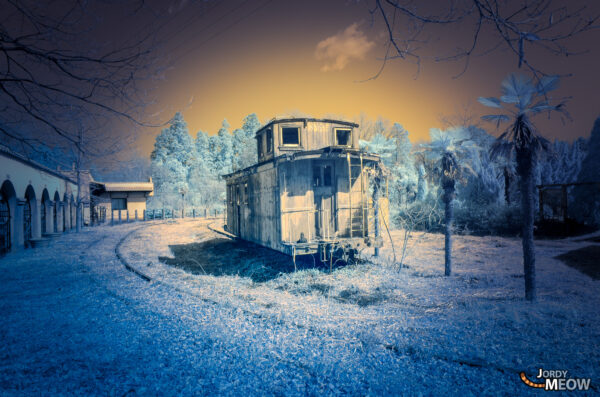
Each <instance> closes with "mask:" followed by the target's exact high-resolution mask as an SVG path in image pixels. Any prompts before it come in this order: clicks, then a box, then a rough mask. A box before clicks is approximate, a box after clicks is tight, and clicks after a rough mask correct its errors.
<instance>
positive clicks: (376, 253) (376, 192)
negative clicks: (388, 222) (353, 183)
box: [367, 177, 381, 256]
mask: <svg viewBox="0 0 600 397" xmlns="http://www.w3.org/2000/svg"><path fill="white" fill-rule="evenodd" d="M374 182H375V183H374V184H373V216H374V217H375V219H374V222H373V227H374V229H375V230H373V237H374V238H375V241H374V242H373V243H374V245H375V250H374V252H373V255H374V256H379V234H380V233H379V184H380V183H381V179H380V178H378V177H376V178H375V181H374ZM367 219H369V217H368V210H367Z"/></svg>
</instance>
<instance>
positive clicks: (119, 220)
mask: <svg viewBox="0 0 600 397" xmlns="http://www.w3.org/2000/svg"><path fill="white" fill-rule="evenodd" d="M119 224H121V210H119Z"/></svg>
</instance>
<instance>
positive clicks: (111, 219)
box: [110, 207, 115, 226]
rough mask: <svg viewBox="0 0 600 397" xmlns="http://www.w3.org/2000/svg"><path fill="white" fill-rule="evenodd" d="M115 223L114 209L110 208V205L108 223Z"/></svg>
mask: <svg viewBox="0 0 600 397" xmlns="http://www.w3.org/2000/svg"><path fill="white" fill-rule="evenodd" d="M114 224H115V211H114V210H113V209H112V207H111V208H110V225H111V226H112V225H114Z"/></svg>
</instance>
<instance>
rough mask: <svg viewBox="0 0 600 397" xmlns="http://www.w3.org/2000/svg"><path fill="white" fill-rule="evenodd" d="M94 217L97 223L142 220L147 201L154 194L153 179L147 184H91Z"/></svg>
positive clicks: (94, 182) (96, 182)
mask: <svg viewBox="0 0 600 397" xmlns="http://www.w3.org/2000/svg"><path fill="white" fill-rule="evenodd" d="M90 194H91V203H92V217H93V221H95V222H104V221H105V220H106V219H107V217H108V218H112V217H114V218H116V219H142V217H143V216H144V211H145V210H146V200H147V199H148V197H150V196H152V195H153V194H154V183H152V178H149V180H148V181H147V182H98V181H92V182H90Z"/></svg>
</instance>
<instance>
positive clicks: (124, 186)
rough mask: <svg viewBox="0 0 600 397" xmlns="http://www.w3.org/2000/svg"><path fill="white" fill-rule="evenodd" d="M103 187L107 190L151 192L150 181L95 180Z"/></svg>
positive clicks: (152, 186) (151, 185)
mask: <svg viewBox="0 0 600 397" xmlns="http://www.w3.org/2000/svg"><path fill="white" fill-rule="evenodd" d="M95 183H97V184H99V185H102V186H103V187H104V190H105V191H107V192H152V191H153V190H154V183H152V182H95Z"/></svg>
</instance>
